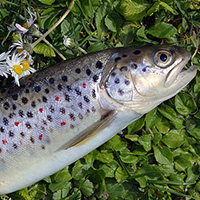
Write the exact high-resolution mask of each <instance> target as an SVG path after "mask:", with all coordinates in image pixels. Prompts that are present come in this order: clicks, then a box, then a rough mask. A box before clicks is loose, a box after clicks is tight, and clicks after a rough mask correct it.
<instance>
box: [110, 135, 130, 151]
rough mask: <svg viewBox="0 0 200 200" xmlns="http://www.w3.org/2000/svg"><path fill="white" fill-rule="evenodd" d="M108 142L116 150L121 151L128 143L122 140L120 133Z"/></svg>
mask: <svg viewBox="0 0 200 200" xmlns="http://www.w3.org/2000/svg"><path fill="white" fill-rule="evenodd" d="M108 144H109V145H110V146H111V147H112V148H114V149H115V150H116V151H121V150H123V149H125V148H126V146H127V143H126V142H125V141H122V140H121V139H120V137H119V136H118V135H115V136H114V137H113V138H112V139H111V140H109V141H108Z"/></svg>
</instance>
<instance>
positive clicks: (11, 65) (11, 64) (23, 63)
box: [6, 53, 35, 86]
mask: <svg viewBox="0 0 200 200" xmlns="http://www.w3.org/2000/svg"><path fill="white" fill-rule="evenodd" d="M6 61H7V64H8V69H9V70H10V72H11V76H13V77H14V78H15V83H16V84H17V85H18V86H20V83H19V79H20V78H22V77H24V76H27V75H29V74H30V73H33V72H35V69H33V68H32V67H30V60H29V59H28V60H27V59H26V58H25V56H24V57H21V56H20V55H19V54H16V53H13V54H12V56H9V57H7V59H6Z"/></svg>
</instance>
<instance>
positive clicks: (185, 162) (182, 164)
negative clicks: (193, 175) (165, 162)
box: [174, 153, 193, 171]
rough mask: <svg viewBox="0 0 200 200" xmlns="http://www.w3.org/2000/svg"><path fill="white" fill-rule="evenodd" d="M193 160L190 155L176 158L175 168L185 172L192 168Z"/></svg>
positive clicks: (186, 154)
mask: <svg viewBox="0 0 200 200" xmlns="http://www.w3.org/2000/svg"><path fill="white" fill-rule="evenodd" d="M192 163H193V158H192V155H191V154H190V153H185V154H181V155H180V156H176V157H175V158H174V164H175V168H176V169H177V170H178V171H184V170H185V169H187V168H188V167H190V166H192Z"/></svg>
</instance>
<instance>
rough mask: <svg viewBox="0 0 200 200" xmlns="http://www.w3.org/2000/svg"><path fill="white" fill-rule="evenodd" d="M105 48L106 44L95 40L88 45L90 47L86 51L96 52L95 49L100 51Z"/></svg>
mask: <svg viewBox="0 0 200 200" xmlns="http://www.w3.org/2000/svg"><path fill="white" fill-rule="evenodd" d="M104 49H107V46H106V45H105V44H104V43H102V42H96V43H93V44H92V45H90V47H89V48H88V49H87V52H88V53H92V52H96V51H101V50H104Z"/></svg>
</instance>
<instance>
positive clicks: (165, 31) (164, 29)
mask: <svg viewBox="0 0 200 200" xmlns="http://www.w3.org/2000/svg"><path fill="white" fill-rule="evenodd" d="M147 33H148V34H150V35H152V36H154V37H158V38H170V37H172V36H174V35H175V34H176V33H177V29H176V28H175V27H174V26H173V25H172V24H168V23H165V22H160V23H158V24H156V25H155V26H153V27H152V28H150V29H149V30H148V31H147Z"/></svg>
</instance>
